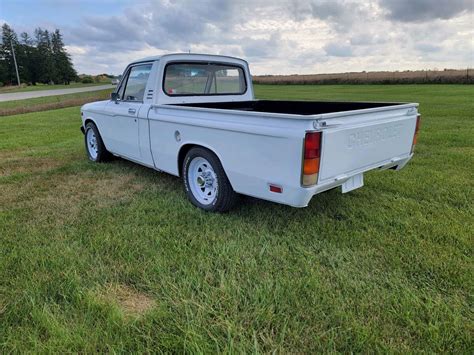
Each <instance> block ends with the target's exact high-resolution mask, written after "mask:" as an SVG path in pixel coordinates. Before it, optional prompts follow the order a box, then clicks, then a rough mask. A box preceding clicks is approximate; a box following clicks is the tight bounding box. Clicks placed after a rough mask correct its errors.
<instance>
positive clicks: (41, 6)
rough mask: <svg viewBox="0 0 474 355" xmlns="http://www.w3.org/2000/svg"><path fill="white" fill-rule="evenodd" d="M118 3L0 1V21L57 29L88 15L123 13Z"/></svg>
mask: <svg viewBox="0 0 474 355" xmlns="http://www.w3.org/2000/svg"><path fill="white" fill-rule="evenodd" d="M127 3H130V1H122V0H115V1H114V0H96V1H91V0H82V1H80V0H45V1H41V0H0V19H3V20H7V21H8V22H11V23H13V24H18V25H19V24H23V25H25V26H26V27H29V26H28V24H43V23H44V24H45V25H51V24H54V25H57V26H59V27H61V26H64V25H70V24H74V23H80V21H81V19H82V18H83V17H85V16H88V15H89V14H94V13H96V14H102V15H107V14H109V15H116V14H119V13H121V12H122V11H123V9H124V7H125V4H127Z"/></svg>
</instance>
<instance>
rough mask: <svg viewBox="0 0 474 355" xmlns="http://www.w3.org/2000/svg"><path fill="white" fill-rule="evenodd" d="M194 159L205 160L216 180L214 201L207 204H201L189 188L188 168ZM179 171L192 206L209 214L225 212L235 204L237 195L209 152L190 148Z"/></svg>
mask: <svg viewBox="0 0 474 355" xmlns="http://www.w3.org/2000/svg"><path fill="white" fill-rule="evenodd" d="M195 158H204V159H205V160H207V161H208V162H209V164H210V165H211V167H212V170H214V173H215V177H216V180H217V189H216V193H215V197H214V199H213V200H212V202H210V203H209V204H203V203H201V202H199V201H198V199H197V198H196V197H195V196H194V194H193V192H192V189H191V186H190V181H189V166H190V164H191V162H192V161H193V159H195ZM181 171H182V177H183V182H184V190H185V192H186V195H187V197H188V199H189V200H190V201H191V203H192V204H193V205H194V206H196V207H199V208H202V209H203V210H205V211H210V212H227V211H229V210H230V209H231V208H232V207H233V206H234V205H235V203H236V202H237V199H238V195H237V193H236V192H235V191H234V189H233V188H232V185H231V184H230V182H229V179H228V178H227V175H226V173H225V171H224V168H223V167H222V164H221V162H220V161H219V158H218V157H217V156H216V155H215V154H214V153H213V152H211V151H210V150H208V149H205V148H201V147H195V148H192V149H191V150H190V151H189V152H188V153H187V154H186V157H185V158H184V161H183V166H182V170H181Z"/></svg>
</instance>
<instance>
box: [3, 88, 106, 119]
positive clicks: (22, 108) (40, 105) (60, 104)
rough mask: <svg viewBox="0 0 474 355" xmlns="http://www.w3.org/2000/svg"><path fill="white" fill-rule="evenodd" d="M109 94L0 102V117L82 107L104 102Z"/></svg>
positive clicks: (101, 91) (94, 92)
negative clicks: (94, 102)
mask: <svg viewBox="0 0 474 355" xmlns="http://www.w3.org/2000/svg"><path fill="white" fill-rule="evenodd" d="M111 92H112V89H107V90H99V91H87V92H77V93H74V94H67V95H55V96H44V97H36V98H33V99H25V100H14V101H2V102H0V116H10V115H14V114H19V113H28V112H37V111H46V110H52V109H57V108H65V107H71V106H78V105H83V104H85V103H87V102H92V101H97V100H105V99H107V98H109V97H110V93H111Z"/></svg>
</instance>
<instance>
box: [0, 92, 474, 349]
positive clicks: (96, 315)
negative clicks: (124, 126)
mask: <svg viewBox="0 0 474 355" xmlns="http://www.w3.org/2000/svg"><path fill="white" fill-rule="evenodd" d="M256 92H257V95H258V96H259V97H260V98H275V99H276V98H282V99H287V98H290V99H297V98H300V99H332V100H371V101H376V100H384V101H415V102H420V104H421V106H420V111H421V112H422V114H423V118H422V130H421V133H420V137H419V143H418V145H417V149H416V156H415V158H414V159H413V160H412V161H411V162H410V164H409V165H408V166H407V168H406V169H404V170H402V171H400V172H393V171H385V172H372V173H368V174H366V176H365V184H366V186H365V187H364V188H362V189H359V190H356V191H353V192H351V193H349V194H344V195H342V194H341V193H340V191H339V190H332V191H330V192H327V193H324V194H321V195H318V196H316V197H315V198H314V199H313V200H312V202H311V204H310V206H309V207H307V208H305V209H294V208H290V207H286V206H281V205H277V204H273V203H269V202H264V201H258V200H255V199H251V198H244V199H243V201H242V203H241V204H240V206H238V208H237V209H235V210H234V211H232V212H230V213H228V214H209V213H204V212H202V211H200V210H198V209H196V208H194V207H193V206H192V205H191V204H190V203H188V202H187V200H186V198H185V194H184V192H183V189H182V186H181V181H180V180H179V179H177V178H174V177H171V176H168V175H165V174H162V173H158V172H155V171H153V170H150V169H146V168H144V167H140V166H138V165H135V164H133V163H129V162H126V161H123V160H120V159H116V160H114V161H112V162H110V163H107V164H93V163H91V162H89V161H88V160H87V159H86V155H85V153H84V149H83V137H82V134H81V133H80V131H79V123H80V119H79V109H78V107H72V108H66V109H60V110H54V111H44V112H38V113H29V114H23V115H16V116H8V117H2V118H0V353H6V352H10V351H14V352H26V351H30V352H44V353H46V352H71V351H74V352H96V351H98V352H105V351H111V352H112V351H113V352H137V351H166V352H216V351H229V352H272V351H284V352H320V351H343V352H349V351H353V352H361V351H364V352H369V351H391V352H420V351H426V352H456V353H472V352H473V349H474V344H473V340H472V339H473V337H472V335H473V331H474V326H473V325H474V323H473V297H472V295H473V291H474V288H473V266H474V265H473V231H474V208H473V197H474V194H473V185H474V179H473V178H474V176H473V172H474V169H473V167H474V118H473V112H474V100H473V98H474V87H473V86H456V85H439V86H437V85H435V86H429V85H419V86H416V85H413V86H411V85H407V86H402V85H401V86H395V85H393V86H382V85H374V86H370V85H361V86H259V87H257V88H256Z"/></svg>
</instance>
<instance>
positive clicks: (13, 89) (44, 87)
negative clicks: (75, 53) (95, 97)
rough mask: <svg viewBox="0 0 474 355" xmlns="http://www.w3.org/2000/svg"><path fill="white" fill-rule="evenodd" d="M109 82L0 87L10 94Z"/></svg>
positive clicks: (1, 91) (2, 92)
mask: <svg viewBox="0 0 474 355" xmlns="http://www.w3.org/2000/svg"><path fill="white" fill-rule="evenodd" d="M107 84H110V82H100V83H90V84H83V83H71V84H69V85H64V84H55V85H47V84H36V85H29V86H21V87H18V86H4V87H0V94H9V93H13V92H26V91H38V90H57V89H74V88H85V87H88V86H97V85H107Z"/></svg>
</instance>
